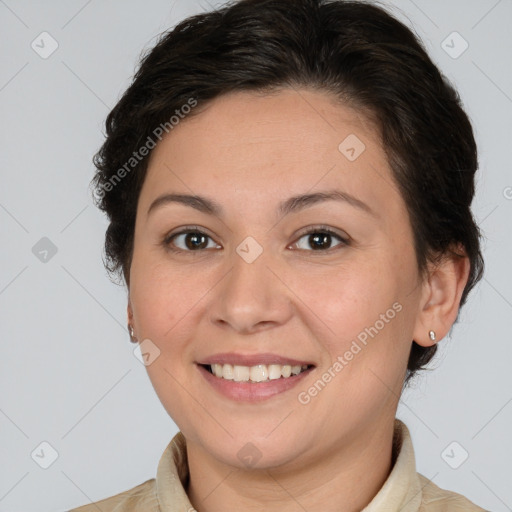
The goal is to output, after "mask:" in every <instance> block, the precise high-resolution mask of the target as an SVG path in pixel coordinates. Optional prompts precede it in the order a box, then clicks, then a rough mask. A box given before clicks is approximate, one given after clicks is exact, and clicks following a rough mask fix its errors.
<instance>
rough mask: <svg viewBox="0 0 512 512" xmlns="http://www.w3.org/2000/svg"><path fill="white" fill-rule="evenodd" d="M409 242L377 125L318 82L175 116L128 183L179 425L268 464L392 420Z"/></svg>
mask: <svg viewBox="0 0 512 512" xmlns="http://www.w3.org/2000/svg"><path fill="white" fill-rule="evenodd" d="M321 194H324V196H322V195H321ZM336 194H337V195H336ZM166 195H168V196H170V195H180V196H187V197H189V196H195V197H198V196H200V197H201V198H202V199H203V200H204V201H207V202H208V203H211V204H212V205H213V206H214V207H215V208H216V210H215V211H214V212H213V213H212V212H211V211H209V210H210V209H211V208H208V207H207V206H206V205H205V204H204V202H203V200H201V201H200V200H197V199H196V200H195V201H192V200H188V201H187V202H183V201H176V200H171V198H170V197H167V199H162V197H163V196H166ZM299 196H306V197H305V198H302V199H300V198H298V197H299ZM292 198H298V199H292ZM155 201H156V202H155ZM326 230H327V232H326ZM198 231H199V232H200V233H197V232H198ZM182 232H185V233H182ZM179 233H181V234H179ZM173 235H176V236H173ZM413 247H414V246H413V233H412V229H411V226H410V222H409V218H408V214H407V211H406V208H405V204H404V201H403V199H402V197H401V195H400V194H399V192H398V188H397V186H396V185H395V182H394V181H393V178H392V174H391V170H390V168H389V166H388V163H387V160H386V156H385V152H384V150H383V148H382V147H381V142H380V138H379V136H378V134H377V132H376V131H375V130H374V128H373V127H372V125H371V124H370V123H369V122H368V121H367V119H365V117H363V116H362V115H359V114H358V113H357V112H355V111H354V110H352V109H350V108H348V107H345V106H342V105H340V104H339V103H335V102H334V101H333V100H332V99H331V98H330V97H329V96H328V95H326V94H325V93H320V92H315V91H311V90H305V89H302V90H300V91H295V90H283V91H281V92H279V93H276V94H273V95H270V96H261V95H260V96H257V95H255V94H252V93H245V92H244V93H236V94H230V95H226V96H223V97H221V98H218V99H216V100H214V101H213V102H211V103H210V104H209V106H208V107H207V108H206V109H204V110H203V111H202V112H201V113H200V114H198V115H197V116H195V117H191V118H189V119H185V120H184V121H181V123H180V124H179V125H178V126H175V127H174V129H173V130H172V131H171V132H170V133H169V135H167V136H166V137H165V138H164V139H163V140H162V141H161V142H159V143H158V145H157V146H156V148H155V149H154V150H153V153H152V155H151V159H150V162H149V167H148V173H147V177H146V179H145V182H144V185H143V188H142V191H141V194H140V199H139V203H138V208H137V219H136V227H135V239H134V252H133V260H132V265H131V269H130V304H129V309H128V311H129V316H130V319H131V321H132V323H133V325H134V329H135V333H136V335H137V337H138V339H139V340H146V341H144V342H143V343H145V345H143V347H142V349H143V352H144V351H146V352H148V353H149V354H150V355H149V360H148V363H149V364H148V366H147V371H148V374H149V377H150V379H151V381H152V384H153V386H154V388H155V390H156V392H157V394H158V396H159V398H160V400H161V402H162V404H163V405H164V407H165V408H166V410H167V411H168V413H169V415H170V416H171V417H172V418H173V420H174V421H175V422H176V424H177V425H178V427H179V428H180V430H181V431H182V432H183V433H184V435H185V437H186V438H187V440H188V441H189V442H190V443H194V445H195V446H199V447H201V449H202V450H204V451H205V453H208V454H210V455H211V456H213V457H215V458H216V459H217V460H219V461H222V462H225V463H228V464H232V465H235V466H239V467H243V466H244V464H246V465H252V464H257V466H258V467H272V466H274V467H275V466H276V465H277V466H278V465H286V464H295V463H298V464H305V463H306V462H308V461H313V460H314V459H315V458H316V457H322V456H325V455H326V454H328V453H331V452H332V451H333V449H334V450H335V449H336V448H341V447H342V446H344V445H348V444H350V443H351V442H353V440H354V439H356V437H357V436H359V437H361V436H362V437H364V436H371V435H372V433H374V432H375V431H376V430H375V429H377V431H378V429H379V426H381V425H384V424H386V425H389V424H390V422H392V419H393V418H394V414H395V411H396V405H397V402H398V398H399V395H400V392H401V388H402V383H403V379H404V375H405V370H406V366H407V360H408V356H409V351H410V346H411V340H412V339H413V338H414V337H415V334H418V333H417V332H416V331H417V329H418V327H417V323H418V315H419V310H420V307H419V305H420V302H421V294H422V286H421V283H420V281H419V276H418V271H417V266H416V259H415V253H414V248H413ZM148 340H149V341H148ZM158 351H160V352H159V355H158V357H156V358H155V354H157V353H158ZM208 363H216V364H219V365H221V364H223V363H225V364H224V365H223V366H219V367H216V368H217V371H221V372H223V373H222V375H224V377H225V378H224V377H218V376H215V375H212V374H210V373H209V372H208V370H207V369H206V367H205V366H202V365H207V364H208ZM272 363H273V364H272ZM286 363H289V366H291V367H292V368H291V370H295V371H296V370H297V368H293V367H294V366H295V367H297V366H298V367H299V368H304V367H306V366H307V368H308V369H307V370H306V371H304V372H302V373H300V374H298V375H293V374H292V375H291V376H290V377H286V375H288V374H289V372H290V369H289V368H287V365H286ZM229 365H236V366H240V367H241V368H231V366H229ZM262 365H263V366H262ZM248 367H256V368H251V369H248ZM219 368H220V370H219ZM214 369H215V367H214ZM269 374H270V376H271V377H272V379H269V378H268V377H269ZM283 375H285V376H284V377H283ZM233 377H236V380H240V379H242V381H243V380H244V379H247V378H249V379H251V380H250V381H248V382H237V381H236V380H233ZM275 377H279V378H275ZM261 379H263V380H264V382H253V381H252V380H255V381H258V380H261Z"/></svg>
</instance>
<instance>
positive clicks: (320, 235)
mask: <svg viewBox="0 0 512 512" xmlns="http://www.w3.org/2000/svg"><path fill="white" fill-rule="evenodd" d="M303 239H304V240H305V241H304V242H301V240H303ZM333 239H337V240H338V241H339V242H338V243H337V244H334V245H333ZM294 245H295V246H296V247H297V248H298V249H301V250H311V249H312V250H313V251H327V250H329V249H332V248H334V247H337V246H338V245H348V241H347V240H346V239H344V238H342V237H341V236H340V235H338V234H336V233H334V232H333V231H331V230H329V229H318V228H317V229H315V230H311V231H309V232H307V233H305V234H303V235H302V236H301V237H300V238H299V240H298V241H297V242H296V243H295V244H294Z"/></svg>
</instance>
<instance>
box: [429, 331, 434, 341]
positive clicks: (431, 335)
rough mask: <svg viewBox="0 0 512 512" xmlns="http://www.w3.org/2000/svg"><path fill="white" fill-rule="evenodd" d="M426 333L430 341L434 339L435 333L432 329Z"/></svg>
mask: <svg viewBox="0 0 512 512" xmlns="http://www.w3.org/2000/svg"><path fill="white" fill-rule="evenodd" d="M428 335H429V337H430V339H431V340H432V341H436V333H435V332H434V331H429V333H428Z"/></svg>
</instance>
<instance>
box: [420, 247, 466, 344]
mask: <svg viewBox="0 0 512 512" xmlns="http://www.w3.org/2000/svg"><path fill="white" fill-rule="evenodd" d="M453 252H454V253H455V254H453V253H452V252H447V253H446V255H443V257H442V259H441V261H440V262H438V263H436V264H430V266H429V274H428V277H427V278H425V281H424V283H423V285H422V287H423V290H422V296H421V301H420V305H419V306H420V310H419V314H418V317H417V319H416V325H415V327H414V338H413V339H414V341H415V342H416V343H417V344H418V345H421V346H422V347H430V346H432V345H435V344H436V343H437V342H438V341H440V340H441V339H442V338H444V337H445V336H446V335H447V334H448V332H449V331H450V329H451V327H452V325H453V324H454V322H455V320H456V318H457V314H458V312H459V305H460V298H461V296H462V293H463V291H464V287H465V286H466V283H467V280H468V276H469V270H470V262H469V258H468V257H467V255H466V254H465V251H464V249H463V248H462V246H460V245H459V246H457V249H456V250H454V251H453ZM430 331H434V332H435V333H436V340H435V341H433V340H431V339H430V336H429V332H430Z"/></svg>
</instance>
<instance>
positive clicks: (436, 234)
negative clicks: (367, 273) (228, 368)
mask: <svg viewBox="0 0 512 512" xmlns="http://www.w3.org/2000/svg"><path fill="white" fill-rule="evenodd" d="M287 87H293V88H296V87H310V88H314V89H316V90H320V91H325V92H327V93H330V94H332V95H335V96H336V97H338V98H339V99H340V100H341V101H342V102H344V103H345V104H347V105H350V106H353V107H355V108H357V109H359V110H361V111H362V112H363V113H366V115H367V116H368V117H369V118H371V119H372V120H374V121H375V122H376V125H377V127H378V128H379V131H380V134H381V138H382V145H383V148H384V149H385V151H386V154H387V157H388V160H389V164H390V166H391V168H392V171H393V177H394V179H395V181H396V184H397V185H398V188H399V190H400V192H401V194H402V196H403V198H404V200H405V203H406V206H407V209H408V212H409V217H410V222H411V226H412V228H413V231H414V245H415V252H416V257H417V262H418V269H419V272H420V275H421V276H422V277H424V276H425V275H426V272H427V263H428V262H429V261H430V262H436V261H438V260H439V258H440V257H443V256H446V255H448V254H452V255H453V254H458V255H460V256H461V257H463V256H464V255H466V256H467V257H468V258H469V261H470V264H471V269H470V275H469V279H468V282H467V284H466V287H465V289H464V293H463V295H462V299H461V306H462V305H463V304H464V303H465V301H466V298H467V295H468V293H469V291H470V290H471V289H472V288H473V286H474V285H475V284H476V283H477V282H478V280H479V279H480V278H481V276H482V273H483V268H484V263H483V259H482V255H481V252H480V232H479V229H478V227H477V226H476V224H475V221H474V218H473V215H472V213H471V209H470V206H471V202H472V199H473V195H474V191H475V190H474V187H475V185H474V177H475V172H476V170H477V166H478V162H477V149H476V144H475V140H474V136H473V131H472V127H471V124H470V121H469V119H468V117H467V115H466V114H465V112H464V111H463V109H462V106H461V101H460V98H459V96H458V94H457V92H456V91H455V90H454V88H453V87H452V86H451V85H450V84H449V82H448V81H447V80H446V78H445V77H444V76H443V75H442V74H441V73H440V71H439V70H438V68H437V67H436V66H435V65H434V64H433V62H432V60H431V59H430V58H429V57H428V55H427V53H426V51H425V50H424V48H423V46H422V44H421V42H420V41H419V40H418V39H417V38H416V36H415V35H414V34H413V33H412V32H411V30H410V29H409V28H407V27H406V26H405V25H403V24H402V23H401V22H399V21H398V20H397V19H395V18H394V17H393V16H391V15H390V14H388V13H387V12H386V10H385V9H383V8H381V7H378V6H377V5H373V4H370V3H366V2H357V1H343V0H241V1H234V2H231V3H229V4H226V5H224V6H223V7H221V8H219V9H217V10H214V11H212V12H208V13H203V14H198V15H195V16H192V17H190V18H187V19H185V20H184V21H182V22H181V23H179V24H178V25H177V26H176V27H175V28H174V29H172V30H170V31H168V32H166V33H164V34H162V35H161V37H160V39H159V41H158V42H157V44H156V45H155V46H154V47H153V48H152V49H151V50H150V51H148V52H147V53H146V54H145V55H144V56H143V57H142V58H141V62H140V66H139V67H138V70H137V72H136V74H135V76H134V79H133V82H132V84H131V85H130V87H129V88H128V89H127V90H126V92H125V93H124V95H123V96H122V98H121V99H120V100H119V102H118V103H117V105H116V106H115V107H114V109H113V110H112V111H111V112H110V114H109V115H108V117H107V120H106V140H105V142H104V144H103V146H102V147H101V149H100V150H99V152H98V153H97V154H96V155H95V157H94V163H95V165H96V168H97V173H96V175H95V177H94V178H93V181H92V185H94V188H95V200H96V204H97V205H98V207H99V208H100V209H102V210H103V211H104V212H106V214H107V215H108V217H109V220H110V224H109V226H108V229H107V232H106V238H105V256H106V259H105V266H106V268H107V270H108V271H109V272H110V273H111V275H114V274H115V275H117V276H120V273H121V271H122V275H123V277H124V280H125V282H126V284H127V285H128V286H129V269H130V265H131V257H132V250H133V239H134V227H135V216H136V209H137V201H138V197H139V193H140V190H141V187H142V184H143V181H144V178H145V174H146V169H147V161H148V156H147V151H140V150H141V148H143V147H144V146H145V147H146V148H151V147H153V146H154V145H155V142H157V141H155V139H156V138H157V133H160V132H161V131H162V130H161V128H160V132H158V130H159V127H164V128H165V131H167V132H168V131H170V130H171V129H172V128H173V122H171V121H170V119H171V118H175V119H178V117H179V118H183V114H184V113H187V110H186V109H185V108H184V106H185V105H192V104H194V105H195V104H197V105H199V107H200V106H201V105H205V104H206V102H208V101H209V100H212V99H214V98H216V97H219V96H220V95H223V94H226V93H229V92H233V91H255V92H256V91H259V92H263V93H265V92H272V91H276V90H279V89H280V88H287ZM192 102H195V103H192ZM199 107H198V108H196V109H191V108H188V111H189V112H188V114H187V115H188V116H192V115H196V114H197V113H198V112H199V110H200V109H199ZM158 138H160V137H158ZM150 141H151V142H152V143H150ZM142 153H145V154H146V155H144V156H141V154H142ZM128 162H129V165H127V163H128ZM123 169H124V171H123ZM457 319H458V317H457ZM435 352H436V345H434V346H433V347H429V348H425V347H421V346H420V345H418V344H416V343H415V342H414V341H412V344H411V353H410V357H409V363H408V368H407V376H406V380H405V384H407V383H408V381H409V380H410V378H411V377H412V376H413V374H414V373H415V372H416V371H417V370H419V369H423V368H422V367H423V366H425V365H426V364H427V363H428V362H429V361H430V360H431V359H432V357H433V356H434V354H435Z"/></svg>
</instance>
